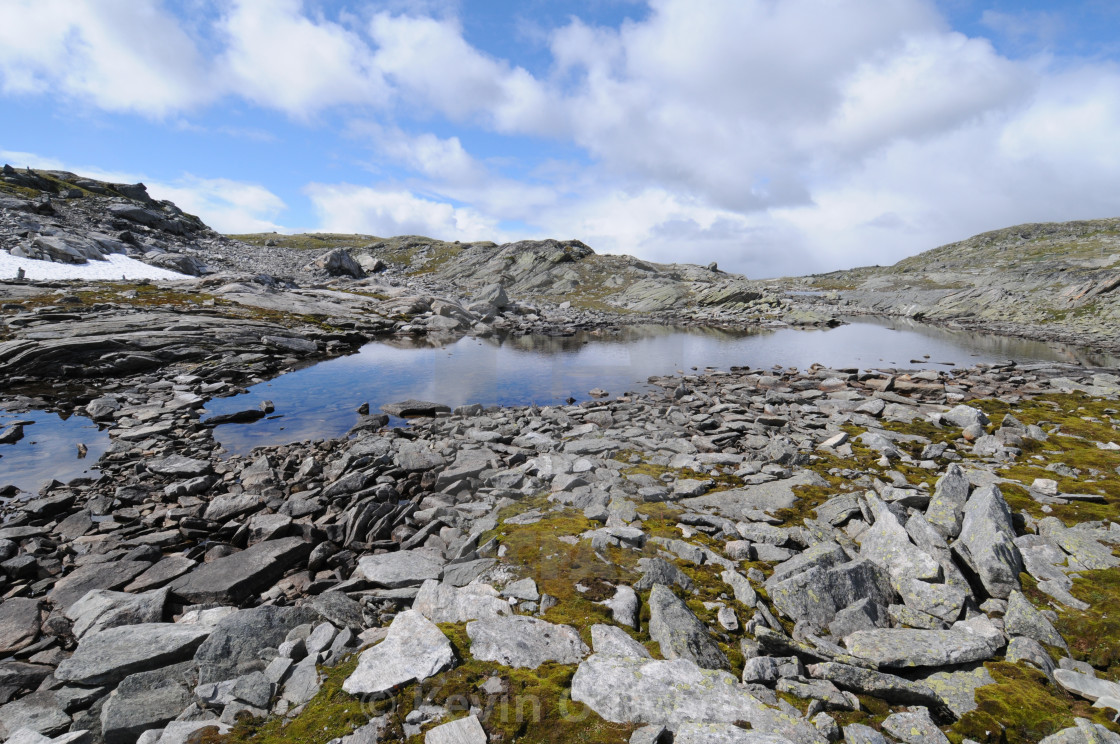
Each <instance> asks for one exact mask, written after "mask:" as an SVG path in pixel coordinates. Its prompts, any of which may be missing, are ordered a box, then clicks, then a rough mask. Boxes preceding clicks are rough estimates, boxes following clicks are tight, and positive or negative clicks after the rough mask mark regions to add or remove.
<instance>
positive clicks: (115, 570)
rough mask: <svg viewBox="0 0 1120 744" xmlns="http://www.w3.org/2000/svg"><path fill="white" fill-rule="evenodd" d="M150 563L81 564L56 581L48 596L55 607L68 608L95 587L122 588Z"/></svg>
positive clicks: (112, 562) (111, 562) (113, 562)
mask: <svg viewBox="0 0 1120 744" xmlns="http://www.w3.org/2000/svg"><path fill="white" fill-rule="evenodd" d="M150 565H151V564H149V563H145V562H143V561H110V562H107V563H91V564H88V565H85V566H79V567H78V568H76V569H74V570H73V571H72V572H71V573H69V574H67V575H66V576H64V577H63V578H62V579H60V580H59V581H58V582H56V583H55V585H54V588H53V589H51V591H50V593H49V594H47V598H48V599H49V600H50V601H51V602H52V603H54V606H55V607H58V608H59V609H61V610H66V609H67V608H68V607H69V606H70V605H72V604H74V603H75V602H77V601H78V600H79V599H81V598H82V597H84V596H85V595H86V594H87V593H88V592H90V591H93V590H94V589H120V588H121V587H123V586H124V585H125V584H128V583H129V582H130V581H132V580H133V579H134V578H136V577H137V576H139V575H140V574H141V573H143V572H144V571H146V570H147V569H148V567H149V566H150Z"/></svg>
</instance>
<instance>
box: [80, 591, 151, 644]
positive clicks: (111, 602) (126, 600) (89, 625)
mask: <svg viewBox="0 0 1120 744" xmlns="http://www.w3.org/2000/svg"><path fill="white" fill-rule="evenodd" d="M166 602H167V589H155V590H153V591H150V592H145V593H143V594H126V593H125V592H111V591H108V590H107V589H95V590H93V591H91V592H89V593H88V594H86V595H85V596H84V597H82V598H81V599H79V600H78V601H77V602H75V603H74V604H72V605H70V606H69V607H68V608H66V611H65V613H64V614H65V615H66V617H68V618H70V620H72V621H73V623H74V625H73V627H72V629H71V632H72V633H73V634H74V637H75V638H78V639H81V638H82V637H83V636H84V635H86V634H87V633H95V632H97V631H100V630H106V629H108V628H116V627H118V626H121V625H136V624H138V623H158V622H160V621H161V620H162V619H163V606H164V604H166Z"/></svg>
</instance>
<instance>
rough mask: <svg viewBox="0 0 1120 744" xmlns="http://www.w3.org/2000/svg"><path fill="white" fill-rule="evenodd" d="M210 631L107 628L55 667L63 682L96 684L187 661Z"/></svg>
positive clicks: (154, 626)
mask: <svg viewBox="0 0 1120 744" xmlns="http://www.w3.org/2000/svg"><path fill="white" fill-rule="evenodd" d="M209 635H210V629H209V628H206V627H203V626H198V625H176V624H174V623H144V624H140V625H125V626H121V627H119V628H110V629H108V630H103V631H100V632H98V633H90V634H89V635H87V636H85V637H84V638H82V640H81V642H80V643H79V644H78V648H77V649H76V650H75V651H74V655H73V656H71V657H70V658H69V659H65V660H64V661H62V662H61V663H60V664H59V665H58V669H56V670H55V673H54V676H55V678H56V679H58V680H60V681H62V682H74V683H77V684H83V685H99V684H105V683H112V682H118V681H120V680H122V679H124V678H125V677H127V676H128V675H130V674H135V673H136V672H143V671H148V670H150V669H159V668H160V667H164V666H168V665H170V664H175V663H178V662H180V661H186V660H187V659H190V658H191V656H192V655H194V652H195V650H196V649H197V648H198V647H199V646H201V645H202V642H203V641H204V640H206V637H207V636H209Z"/></svg>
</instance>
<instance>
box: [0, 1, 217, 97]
mask: <svg viewBox="0 0 1120 744" xmlns="http://www.w3.org/2000/svg"><path fill="white" fill-rule="evenodd" d="M0 88H2V90H3V91H4V92H5V93H9V94H11V93H15V94H29V93H41V92H44V91H48V90H56V91H58V92H59V93H60V94H62V95H63V96H66V97H69V98H73V99H75V100H77V101H80V102H82V103H88V104H92V105H94V106H97V107H99V108H102V109H106V110H108V111H126V112H134V113H140V114H144V115H150V116H164V115H166V114H168V113H171V112H173V111H177V110H179V109H182V108H184V107H189V106H193V105H196V104H199V103H202V102H205V101H208V100H212V98H213V96H214V81H213V80H212V79H211V78H210V76H209V74H208V73H207V71H206V70H205V66H204V65H203V64H202V62H201V59H200V55H199V53H198V49H197V48H196V46H195V44H194V42H193V41H192V40H191V38H190V37H189V36H188V35H187V33H186V32H185V31H184V30H183V29H182V28H181V26H180V24H179V22H178V21H177V19H175V18H174V17H173V16H171V15H170V14H168V13H167V12H166V11H165V10H164V9H163V8H162V6H161V4H160V3H159V2H156V0H6V2H3V3H0Z"/></svg>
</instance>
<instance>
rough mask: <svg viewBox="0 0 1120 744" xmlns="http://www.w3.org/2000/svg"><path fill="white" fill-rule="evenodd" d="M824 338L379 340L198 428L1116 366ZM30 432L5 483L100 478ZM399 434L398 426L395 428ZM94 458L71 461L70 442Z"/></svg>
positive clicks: (59, 435) (651, 334) (328, 428)
mask: <svg viewBox="0 0 1120 744" xmlns="http://www.w3.org/2000/svg"><path fill="white" fill-rule="evenodd" d="M849 320H850V321H851V322H850V323H849V324H847V325H842V326H838V327H836V328H830V329H819V330H818V329H810V330H803V329H795V328H788V327H785V328H778V329H757V328H752V329H749V330H745V331H734V330H727V329H713V328H677V327H669V326H629V327H622V328H620V329H619V330H618V331H617V332H610V333H606V332H580V333H576V334H575V335H571V336H563V337H558V336H520V337H505V338H503V337H497V336H495V337H491V338H485V339H480V338H470V337H465V338H461V339H459V340H457V341H454V342H451V343H447V344H445V345H438V344H437V343H435V342H434V339H426V338H423V337H419V338H407V339H394V340H392V341H388V342H375V343H370V344H367V345H366V346H364V347H363V348H362V349H361V350H360V351H359V352H358V353H356V354H352V355H350V356H345V357H338V358H336V359H330V360H327V361H324V362H319V363H316V364H312V365H309V366H307V367H304V368H302V369H298V370H295V371H292V372H288V373H286V374H283V375H280V376H279V377H276V378H275V379H272V380H268V381H265V382H261V383H259V384H257V385H254V386H252V387H251V388H249V390H248V393H246V394H243V395H237V396H232V397H227V398H215V399H212V400H211V401H209V402H208V403H207V405H206V409H205V411H204V413H203V419H205V418H206V417H208V416H212V415H217V414H226V413H234V412H236V411H241V410H245V409H248V408H256V407H257V406H258V405H259V404H260V403H261V402H262V401H265V400H271V401H272V402H273V404H274V406H275V412H274V413H273V414H272V415H270V416H268V417H266V418H264V419H261V420H259V421H256V422H254V423H251V424H226V425H222V426H218V427H216V428H215V430H214V436H215V438H216V439H217V441H218V442H219V443H221V444H222V445H223V446H224V447H225V449H226V450H227V451H229V452H230V453H233V454H247V453H248V452H250V451H251V450H252V449H253V448H254V447H259V446H264V445H276V444H284V443H287V442H294V441H302V440H306V439H318V438H329V437H338V436H342V435H344V434H345V433H346V432H347V431H349V430H350V428H351V427H353V426H354V425H355V424H356V423H358V421H359V419H360V416H359V415H358V413H357V409H358V407H359V406H360V405H362V404H363V403H368V404H369V407H370V410H371V411H372V412H375V413H376V412H378V411H379V409H380V407H381V406H382V405H384V404H386V403H391V402H395V401H400V400H405V399H410V398H416V399H420V400H428V401H433V402H438V403H443V404H446V405H448V406H451V407H455V406H459V405H464V404H469V403H481V404H483V405H484V406H492V405H529V404H536V405H541V406H544V405H555V404H563V403H565V402H566V401H567V400H569V399H575V400H576V401H584V400H587V399H588V398H589V397H590V391H591V390H592V389H594V388H600V389H602V390H606V391H607V392H608V393H609V394H610V395H611V396H612V397H613V396H618V395H622V394H624V393H626V392H640V391H642V390H644V389H646V388H647V387H648V383H647V379H648V378H649V377H651V376H661V375H672V374H676V373H684V374H694V373H696V372H702V371H704V370H708V369H714V370H727V369H729V368H731V367H733V366H735V367H749V368H751V369H772V368H790V367H793V368H798V369H805V368H808V367H809V366H811V365H812V364H814V363H818V364H821V365H824V366H825V367H831V368H859V369H877V368H888V367H889V368H897V369H913V370H917V369H951V368H952V367H953V366H971V365H973V364H976V363H980V362H984V363H996V362H1004V361H1008V360H1014V361H1016V362H1019V363H1032V362H1066V363H1081V364H1084V365H1086V366H1094V367H1096V366H1101V367H1117V366H1120V358H1117V357H1114V356H1109V355H1105V354H1098V353H1095V352H1092V351H1090V350H1087V349H1083V348H1079V347H1073V346H1066V345H1061V344H1050V343H1041V342H1035V341H1025V340H1022V339H1015V338H1008V337H1005V336H996V335H991V334H981V333H975V332H972V331H960V330H950V329H946V328H940V327H936V326H930V325H925V324H922V323H917V322H914V321H909V320H906V319H893V318H891V319H887V318H875V317H866V316H865V317H859V318H850V319H849ZM17 420H22V421H34V422H35V423H33V424H31V425H28V426H26V427H25V430H24V431H25V435H24V438H23V439H22V440H20V441H19V442H16V443H15V444H6V445H0V486H3V485H6V484H9V483H12V484H14V485H16V486H18V487H19V488H21V489H22V490H25V491H29V492H35V491H37V490H38V489H39V488H40V487H41V486H42V485H44V484H46V483H49V482H50V480H51V479H52V478H55V479H58V480H60V481H67V480H69V479H72V478H76V477H79V476H86V477H96V476H97V471H96V468H95V467H94V464H95V463H96V462H97V459H98V457H100V455H101V454H102V453H103V452H104V451H105V450H106V449H107V447H108V444H109V438H108V435H107V434H106V433H105V432H104V431H99V430H98V427H97V425H96V424H94V423H93V422H92V421H90V420H89V419H88V418H85V417H82V416H71V417H69V418H68V419H66V420H63V419H62V418H60V417H59V416H58V415H57V414H54V413H47V412H42V411H35V412H32V413H31V414H19V415H16V414H12V413H8V412H5V411H3V410H0V431H2V430H3V429H4V428H5V427H6V426H7V425H9V424H10V423H11V422H13V421H17ZM392 423H393V424H394V425H401V424H403V423H404V422H403V421H401V420H400V419H394V420H393V421H392ZM79 442H80V443H83V444H85V445H86V446H87V447H88V450H89V451H88V453H87V454H86V456H85V457H84V458H79V457H78V447H77V445H78V443H79Z"/></svg>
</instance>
